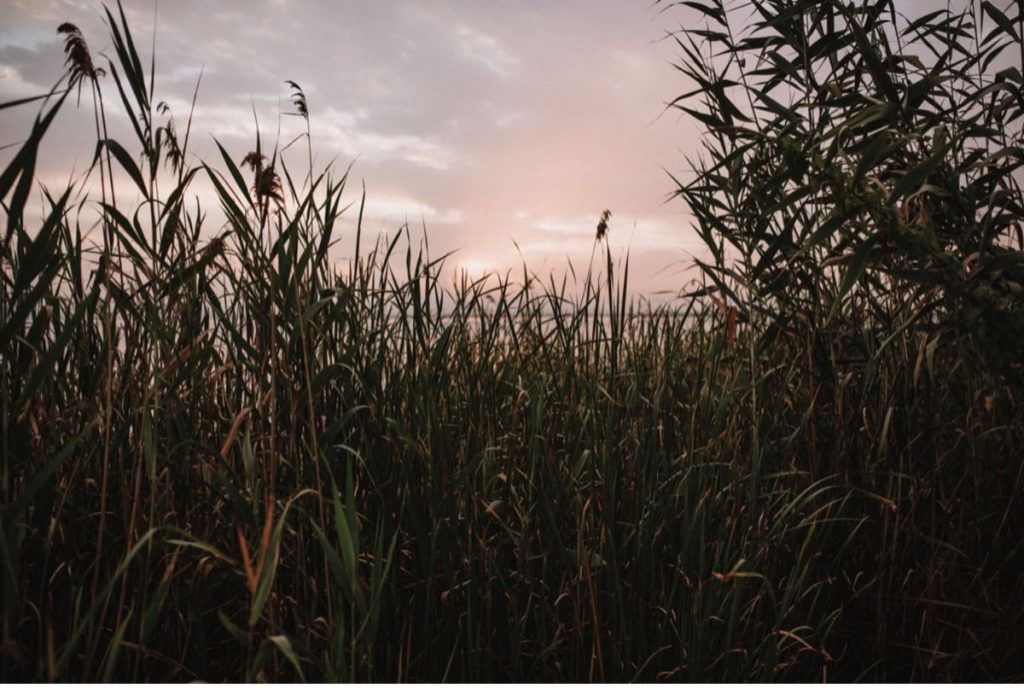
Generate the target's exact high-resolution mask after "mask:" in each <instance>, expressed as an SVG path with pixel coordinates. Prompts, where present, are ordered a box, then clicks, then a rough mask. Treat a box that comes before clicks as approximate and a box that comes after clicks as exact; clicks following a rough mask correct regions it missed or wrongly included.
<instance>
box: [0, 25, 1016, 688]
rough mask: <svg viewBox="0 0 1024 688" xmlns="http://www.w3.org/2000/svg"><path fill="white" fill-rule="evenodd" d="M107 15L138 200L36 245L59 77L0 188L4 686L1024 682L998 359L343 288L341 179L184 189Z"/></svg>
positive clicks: (374, 262)
mask: <svg viewBox="0 0 1024 688" xmlns="http://www.w3.org/2000/svg"><path fill="white" fill-rule="evenodd" d="M107 19H108V23H109V28H110V31H111V36H112V41H113V44H114V57H113V59H112V61H111V62H110V64H109V65H108V72H109V74H110V78H111V79H112V80H113V81H114V84H115V86H116V90H117V92H118V94H119V96H120V99H121V102H122V104H123V105H124V107H125V108H126V109H127V110H128V113H129V117H130V118H131V121H132V122H133V125H134V127H135V132H136V135H137V140H136V141H134V142H133V143H132V144H130V147H129V145H125V144H121V143H117V142H114V141H111V140H107V139H101V140H100V141H99V145H98V146H97V151H102V152H104V153H109V154H110V155H111V157H110V158H109V160H108V158H106V156H103V157H102V158H101V157H100V156H99V155H97V163H96V164H97V165H99V164H100V160H101V159H102V160H104V163H103V165H104V167H105V170H104V172H103V174H105V175H109V177H107V178H106V179H107V187H108V188H109V186H110V185H111V184H112V183H113V179H114V177H115V176H116V177H117V181H118V184H117V185H116V186H115V187H114V188H115V189H119V188H122V185H123V186H131V187H132V188H133V191H135V192H137V193H138V194H139V196H140V198H141V200H140V202H139V203H138V205H137V207H136V208H134V209H132V210H131V212H129V211H128V210H126V209H125V207H124V205H123V203H122V204H120V205H115V199H114V196H113V192H112V191H111V195H110V196H109V197H107V198H105V199H101V200H99V202H98V203H97V201H96V199H92V200H91V201H89V202H87V203H86V204H84V205H83V204H72V203H71V202H70V199H71V198H72V193H71V190H70V189H69V190H66V191H62V192H60V193H59V194H53V193H49V192H44V198H45V202H46V208H45V213H44V215H45V217H44V219H43V221H42V222H41V223H40V224H39V226H38V227H31V228H30V227H28V226H26V218H27V217H30V216H31V215H30V213H29V210H28V206H29V195H30V193H31V191H32V190H33V189H34V188H35V184H34V167H35V160H36V157H37V154H38V150H39V147H40V145H41V144H42V142H43V140H44V138H45V133H46V131H47V128H48V127H49V126H50V124H51V122H52V121H53V119H54V117H55V116H56V115H57V113H58V111H59V110H60V108H61V107H63V106H64V105H65V103H66V99H67V97H68V94H69V91H67V90H66V87H67V85H68V83H67V81H63V82H61V83H60V84H58V87H57V88H55V90H54V92H53V93H52V94H51V96H50V97H49V98H48V99H46V100H45V101H44V106H43V108H42V110H41V112H40V115H39V117H38V118H37V121H36V123H35V124H34V126H33V130H32V132H31V135H30V136H29V138H28V140H27V141H26V143H25V144H24V145H23V146H22V148H21V149H20V151H19V152H18V153H17V154H16V155H15V156H14V158H13V159H12V161H11V162H10V164H9V165H8V166H7V168H6V169H5V170H4V172H3V174H2V175H0V199H2V200H3V203H4V206H3V207H4V211H5V213H6V216H7V228H6V231H5V238H4V243H3V254H2V260H3V263H4V270H3V287H2V290H0V316H2V317H0V322H3V326H2V329H0V352H2V354H3V355H2V358H0V371H2V374H0V385H2V387H0V398H2V400H3V408H2V418H3V421H2V422H3V427H2V442H3V445H2V452H3V475H2V494H3V510H2V513H0V519H2V521H0V533H2V537H0V547H2V549H0V559H2V562H3V566H2V569H3V571H2V580H3V606H2V611H0V617H2V623H3V645H2V654H0V657H2V660H0V661H2V665H0V666H2V670H0V676H2V677H3V678H5V679H7V680H12V679H25V680H119V681H139V680H151V681H152V680H175V681H178V680H192V679H203V680H223V679H232V680H247V681H256V680H274V681H283V680H294V679H305V680H342V681H369V680H376V681H407V680H430V681H441V680H453V681H454V680H460V681H467V680H469V681H500V680H520V681H526V680H549V681H555V680H577V681H584V680H607V681H629V680H648V681H651V680H703V681H713V680H765V681H767V680H780V679H789V680H852V679H857V678H872V679H890V680H896V679H933V680H945V679H967V678H972V679H988V678H1001V679H1014V678H1016V679H1019V678H1020V677H1021V676H1022V675H1024V671H1022V666H1021V659H1020V656H1019V652H1018V651H1017V645H1016V639H1015V635H1014V633H1013V631H1014V630H1016V629H1020V628H1021V627H1022V612H1021V609H1020V605H1019V601H1020V599H1021V598H1022V597H1021V596H1022V592H1024V590H1022V589H1021V586H1022V585H1024V577H1022V576H1021V573H1022V571H1021V562H1022V559H1021V550H1020V547H1021V543H1022V542H1024V537H1022V535H1024V519H1022V511H1021V507H1020V505H1019V504H1018V499H1019V494H1020V488H1021V467H1022V463H1021V461H1020V447H1021V446H1024V445H1022V444H1021V440H1022V439H1024V438H1022V437H1021V435H1022V431H1024V426H1022V424H1021V421H1020V418H1019V414H1018V410H1019V408H1020V398H1019V397H1020V390H1019V387H1016V386H1014V385H1013V384H1012V383H1010V382H1005V381H1003V382H1000V381H996V382H992V381H991V377H986V376H985V372H984V371H987V368H985V367H984V366H985V364H984V362H983V361H979V360H976V359H975V358H972V357H970V356H966V355H959V354H957V353H956V352H954V351H950V350H947V349H945V348H936V347H932V348H931V349H929V350H927V355H926V357H925V359H924V362H923V363H922V365H923V366H925V368H926V372H925V373H917V372H916V371H915V362H916V351H917V345H916V340H915V339H914V337H915V336H916V335H915V334H914V333H912V332H911V331H909V330H903V331H901V332H899V333H898V334H897V335H895V337H891V338H890V339H883V335H882V334H880V333H879V332H878V331H876V330H875V329H873V328H870V327H865V328H863V330H862V331H860V332H856V333H854V335H852V336H851V337H850V338H848V339H842V340H839V339H837V338H835V337H833V336H832V334H830V332H829V331H828V330H823V329H816V328H814V327H813V326H812V324H811V323H808V324H807V326H806V327H803V328H794V329H790V330H786V331H785V333H784V334H783V335H780V336H778V337H775V338H773V339H768V338H765V337H763V336H761V335H762V333H763V332H764V331H765V329H766V328H767V327H769V326H770V325H771V324H772V322H773V321H772V319H771V318H770V317H768V316H767V315H765V314H761V313H759V312H758V311H756V310H750V311H749V312H747V313H744V314H743V317H738V312H737V310H736V307H735V305H733V304H730V303H729V302H727V301H725V300H723V299H721V298H720V297H719V296H716V295H711V296H705V297H695V298H693V299H691V300H689V301H685V302H683V305H682V307H678V308H676V307H670V306H662V307H658V308H653V307H647V306H640V305H638V303H637V302H635V301H634V300H632V299H631V298H630V296H629V289H628V286H629V285H628V262H626V263H624V264H622V265H621V266H620V267H616V263H615V260H614V259H613V256H612V255H611V253H610V252H609V250H608V248H607V244H606V243H597V244H596V246H595V248H596V249H597V251H598V252H599V255H600V256H601V258H602V260H600V261H599V262H600V263H602V264H601V265H600V266H599V267H597V269H596V270H595V271H594V272H592V273H589V274H588V277H587V279H586V281H585V283H584V285H583V288H582V290H578V289H574V288H572V286H571V285H569V284H567V283H565V282H561V283H556V282H554V281H553V280H550V279H548V280H546V281H545V280H542V279H539V278H537V277H536V276H534V275H531V274H529V273H528V272H527V271H526V270H525V269H524V275H523V278H522V279H521V280H513V279H511V278H510V277H505V278H497V277H495V278H491V279H488V280H480V281H470V280H466V279H463V280H461V281H457V282H456V283H454V284H451V285H447V284H445V283H443V282H442V280H441V266H442V261H443V259H435V258H431V257H430V255H429V253H428V252H427V251H426V249H425V248H421V247H416V246H412V245H410V243H409V240H408V238H407V237H408V235H407V234H405V235H403V233H402V232H398V233H396V234H395V235H394V236H393V237H391V238H389V239H387V240H383V241H379V242H377V243H375V244H373V245H372V246H371V247H370V248H369V249H368V250H366V251H361V252H360V254H359V255H357V256H355V257H354V259H353V260H352V261H351V262H350V263H349V266H348V267H347V268H345V269H339V268H337V267H335V265H334V264H333V263H332V260H331V258H330V248H331V246H332V242H333V241H334V240H335V235H336V232H337V228H338V227H339V224H340V220H341V218H342V217H343V215H344V214H345V213H351V214H353V215H356V216H357V217H361V207H362V205H361V202H359V201H358V200H357V201H356V204H355V205H348V204H347V200H346V199H347V198H348V196H349V194H348V192H347V181H348V177H347V175H346V174H342V175H340V176H339V175H336V174H334V173H332V171H331V170H326V171H322V172H317V171H315V170H313V169H312V164H310V170H309V172H308V183H307V184H305V185H302V184H299V185H296V184H294V183H293V177H292V175H291V173H290V172H289V171H288V169H287V168H286V167H285V166H284V165H283V163H282V159H281V157H280V155H279V152H278V151H270V152H269V154H268V153H267V152H265V151H264V150H263V149H262V146H261V145H260V143H259V137H258V133H257V145H256V146H255V150H254V151H253V152H252V153H250V154H249V155H247V156H245V160H246V161H247V163H248V164H249V167H250V169H246V167H245V166H243V165H242V164H241V163H240V162H237V160H238V159H239V158H240V157H241V156H240V155H237V156H232V155H230V154H229V153H228V151H226V150H225V149H224V148H220V152H221V154H222V155H221V159H220V160H219V161H217V163H213V162H209V163H205V164H200V165H198V166H192V167H189V166H188V165H187V163H186V164H185V165H181V161H187V160H188V159H189V158H188V156H187V155H186V153H187V138H188V137H187V135H186V137H185V139H183V140H182V142H181V146H178V145H177V144H176V145H174V146H168V145H167V144H166V143H165V142H166V141H168V140H169V135H168V134H167V131H168V129H167V127H168V126H169V125H164V126H160V125H159V124H158V123H157V122H156V120H155V118H154V116H153V112H154V109H153V108H154V106H153V103H154V97H153V83H152V68H151V70H150V73H149V74H148V75H147V74H146V71H145V70H144V69H143V68H142V64H143V62H142V60H141V58H140V56H139V54H138V52H137V49H136V47H135V45H134V43H133V40H132V35H131V32H130V31H129V27H128V25H127V23H126V21H125V18H124V15H123V13H120V12H118V13H117V14H115V13H108V14H107ZM83 40H84V39H83ZM151 64H152V63H151ZM109 90H110V89H108V91H109ZM296 90H298V89H297V87H296ZM99 97H100V95H99V93H98V91H97V98H99ZM302 102H303V110H305V100H304V98H303V101H302ZM97 106H99V102H98V103H97ZM157 114H161V113H160V110H159V109H158V110H157ZM307 114H308V112H307ZM307 121H308V120H307ZM190 125H191V121H190ZM173 138H174V140H175V141H177V137H176V136H175V137H173ZM162 142H163V143H162ZM182 146H183V147H184V148H182ZM172 152H173V154H172ZM170 159H173V160H176V161H179V162H178V163H175V164H176V165H179V166H178V167H176V168H175V170H174V171H175V175H174V180H175V181H174V183H173V184H166V183H164V184H158V183H157V182H158V179H159V178H160V171H161V170H162V169H164V166H165V164H166V163H167V161H168V160H170ZM108 161H112V162H113V164H111V165H109V166H108V164H107V163H108ZM115 165H116V168H115ZM203 177H205V178H207V179H209V181H210V183H212V184H213V186H214V187H215V189H216V192H217V197H218V199H219V202H220V206H221V208H220V210H221V211H222V212H223V216H224V217H225V218H226V219H225V221H224V223H223V225H219V226H209V225H208V224H207V222H208V221H207V220H206V219H205V218H206V217H207V215H205V214H203V213H201V212H199V211H196V210H194V207H195V206H194V203H193V202H192V201H190V200H189V199H190V198H192V196H191V192H190V187H191V185H192V184H193V183H194V181H195V180H196V179H197V178H203ZM190 209H191V210H190ZM93 212H98V213H99V214H100V219H99V221H98V227H99V228H100V230H101V231H100V232H98V233H96V236H97V237H98V242H96V243H95V244H90V242H89V241H88V240H87V239H83V231H82V228H81V223H82V222H83V221H86V220H87V219H88V218H89V217H91V213H93ZM599 224H600V225H601V226H602V227H601V228H600V229H599V233H600V234H603V233H604V232H607V231H615V230H614V226H613V223H611V222H610V217H609V216H607V215H602V216H600V219H599ZM359 226H360V223H359V222H358V221H357V230H356V231H357V232H361V230H360V229H359ZM360 243H361V242H359V241H357V245H359V244H360ZM854 359H855V360H857V361H860V363H858V364H857V365H854V364H853V362H852V361H853V360H854Z"/></svg>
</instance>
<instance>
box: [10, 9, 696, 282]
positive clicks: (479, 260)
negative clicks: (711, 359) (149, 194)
mask: <svg viewBox="0 0 1024 688" xmlns="http://www.w3.org/2000/svg"><path fill="white" fill-rule="evenodd" d="M2 2H3V9H2V13H3V21H2V22H0V102H3V101H7V100H10V99H12V98H15V97H19V96H28V95H35V94H38V93H41V92H45V91H46V90H47V89H49V88H50V87H51V86H52V85H53V83H54V82H55V81H56V80H57V78H58V77H59V76H60V74H61V73H62V69H63V68H62V63H63V53H62V43H61V40H60V39H61V37H60V36H58V35H57V33H56V28H57V26H58V25H59V24H60V23H61V22H63V21H70V22H73V23H74V24H76V25H78V26H79V28H80V29H81V30H82V32H83V33H84V35H85V38H86V40H87V41H88V43H89V45H90V47H91V49H92V51H93V53H94V54H96V53H112V48H111V44H110V40H109V38H108V37H107V32H106V29H105V28H104V24H103V21H102V17H101V5H100V3H98V2H93V1H91V0H2ZM125 7H126V11H127V14H128V18H129V21H130V23H131V26H132V28H133V32H134V35H135V39H136V42H137V44H138V45H139V49H140V51H141V52H142V53H143V60H144V61H146V60H148V56H149V53H150V52H151V50H150V46H151V45H152V41H153V27H154V18H155V25H156V60H157V61H156V72H157V78H156V98H155V100H156V101H160V100H164V101H167V102H168V104H169V105H170V106H171V108H172V111H173V113H174V115H175V116H176V119H177V120H178V122H179V123H181V122H183V121H184V120H185V119H186V117H187V114H188V108H189V103H190V101H191V97H192V92H193V89H194V88H195V85H196V80H197V78H198V76H199V74H200V70H203V78H202V84H201V87H200V91H199V98H198V106H197V108H196V113H195V120H194V122H195V123H194V125H193V130H194V132H195V133H194V134H193V141H195V142H196V143H197V145H196V146H195V148H194V152H195V153H196V154H197V155H198V156H200V157H203V158H206V159H208V160H214V159H215V158H214V157H213V156H212V155H211V154H212V152H213V151H211V148H212V146H213V144H212V139H213V137H216V138H217V140H219V141H221V142H222V143H223V144H224V145H225V147H226V148H227V149H228V150H229V151H231V153H232V154H233V155H234V156H235V157H236V161H237V160H240V159H241V157H242V156H243V155H244V154H245V153H246V152H247V151H249V150H251V149H252V148H253V147H254V146H253V142H254V140H255V124H254V121H253V109H254V108H255V111H256V113H257V115H258V117H259V120H260V127H261V129H262V131H263V135H264V146H272V145H273V143H274V139H275V138H276V136H277V128H278V125H279V122H280V126H281V127H282V133H281V135H280V139H281V142H282V144H283V143H286V142H287V141H289V140H291V138H292V137H293V136H294V135H295V134H297V133H299V132H300V131H301V130H302V128H303V122H302V121H301V120H300V119H299V118H295V117H282V116H281V115H282V113H285V112H289V111H292V106H291V103H290V102H289V95H290V93H289V89H288V87H287V86H286V85H284V84H283V83H282V82H283V81H284V80H285V79H291V80H294V81H296V82H298V83H299V84H300V85H301V86H302V88H303V89H304V90H305V92H306V95H307V98H308V102H309V110H310V123H311V126H312V131H313V137H312V140H313V147H314V156H315V158H316V161H317V164H318V166H319V165H322V164H326V163H327V162H329V161H331V160H336V162H335V164H336V165H338V166H341V167H344V166H347V165H348V164H349V163H350V162H351V161H352V160H354V159H356V158H358V159H357V161H356V164H355V167H354V171H353V175H354V177H355V180H356V181H357V182H359V181H365V183H366V188H367V210H366V215H367V218H368V222H367V223H366V226H367V228H368V229H369V230H371V231H372V232H374V233H376V232H380V231H384V232H393V231H394V230H396V229H397V228H398V227H400V226H401V225H402V224H403V223H404V222H405V221H406V220H408V221H409V223H410V224H411V225H413V226H414V227H419V226H421V225H422V224H423V223H425V225H426V227H427V231H428V235H429V238H430V246H431V250H432V252H433V253H435V254H436V253H439V252H441V251H448V250H453V249H458V252H457V253H456V255H455V257H454V259H453V260H454V263H456V264H458V265H459V266H462V267H465V268H467V269H469V270H470V271H480V270H482V269H496V270H504V269H506V268H508V267H511V266H519V265H520V264H521V261H522V258H521V255H522V256H523V257H525V258H526V260H527V262H528V265H529V266H530V268H531V269H533V270H534V271H536V272H538V273H545V272H547V270H549V269H550V268H552V267H562V266H564V265H565V262H566V257H567V256H568V257H571V258H573V259H574V260H575V261H576V262H577V265H579V264H580V263H581V262H582V263H584V264H585V262H586V260H587V259H588V258H589V256H590V252H591V249H592V246H593V236H594V229H595V226H596V223H597V220H598V217H599V215H600V213H601V211H602V210H604V209H605V208H608V209H610V210H611V211H612V213H613V217H612V222H611V243H612V247H613V249H614V250H615V251H616V252H617V255H620V256H621V255H623V254H624V252H625V249H626V248H627V247H629V248H630V249H631V251H632V259H631V260H632V266H633V267H632V273H633V275H634V276H635V281H634V285H635V286H636V287H637V289H638V290H641V291H650V290H654V289H678V288H679V287H681V286H683V285H682V276H683V274H684V269H685V266H686V265H687V263H688V261H689V253H688V251H689V250H695V249H696V243H695V241H694V238H693V235H692V234H691V233H690V231H689V229H688V225H689V220H688V219H687V216H686V213H685V207H684V205H683V204H682V203H681V202H680V201H671V202H669V203H667V204H666V203H665V201H666V198H667V197H668V196H669V194H670V193H671V192H672V190H673V185H672V182H671V180H670V179H669V177H668V175H667V173H666V171H665V170H670V171H676V170H679V169H680V168H682V166H683V155H684V153H685V152H687V151H688V150H690V151H692V150H693V148H694V143H693V135H694V132H693V126H692V124H689V123H686V122H685V121H682V120H681V119H680V118H679V117H678V115H677V114H676V113H675V112H665V111H664V103H665V102H667V101H669V100H671V99H672V98H674V97H675V96H676V95H678V93H680V92H681V91H682V90H683V87H684V85H683V84H682V83H681V82H680V78H679V76H678V72H676V71H675V70H674V69H673V68H672V62H673V61H674V60H675V59H676V53H675V51H674V50H673V48H672V45H671V43H670V42H669V41H665V40H662V39H663V38H664V37H665V35H666V32H667V31H669V30H673V29H677V28H678V27H679V21H680V13H679V12H678V11H674V12H663V11H662V8H663V6H662V5H653V4H651V3H650V0H557V1H553V0H431V1H430V2H414V1H411V0H379V1H374V2H369V1H367V0H361V1H359V2H356V1H353V0H342V1H335V2H328V1H327V0H317V1H308V0H304V1H302V2H298V1H289V0H245V1H233V2H199V1H195V0H175V1H173V2H171V1H166V0H165V1H164V2H161V3H159V5H156V4H155V3H154V2H153V1H152V0H126V2H125ZM99 63H100V64H104V63H105V60H102V59H100V60H99ZM105 84H106V85H105V89H106V93H107V95H108V98H107V101H108V108H111V109H114V110H116V103H114V102H113V101H116V100H117V99H116V95H115V89H114V86H113V83H112V81H111V80H110V79H109V77H108V78H107V79H106V80H105ZM33 115H34V110H33V108H32V107H29V108H20V109H18V110H11V109H8V110H4V111H2V112H0V145H7V144H10V143H14V142H16V141H20V140H21V139H23V138H24V136H25V133H26V131H27V126H28V121H29V118H30V117H31V116H33ZM91 116H92V115H91V106H87V104H86V103H85V102H83V104H82V106H81V108H80V110H78V111H77V112H76V111H75V110H74V109H73V108H68V109H67V110H66V111H65V112H63V113H62V114H61V120H60V122H59V128H58V130H57V131H55V132H54V134H53V135H52V136H51V137H50V138H49V139H48V140H47V142H46V146H47V148H46V151H45V158H44V162H43V165H42V170H41V176H42V178H43V179H48V180H50V181H51V182H53V183H56V182H59V181H60V180H61V179H64V180H66V178H67V177H68V176H69V174H70V172H71V170H72V169H77V170H79V171H80V170H81V169H82V168H83V167H84V166H85V165H86V164H87V162H88V160H89V157H90V155H91V154H92V151H93V147H94V146H95V137H94V135H93V133H92V124H91ZM111 119H112V125H111V126H112V129H113V131H112V134H113V135H115V137H116V138H120V140H122V141H128V140H130V138H131V137H130V134H129V133H128V130H127V128H126V127H127V123H126V122H124V121H123V120H124V117H123V116H120V117H118V116H117V115H114V116H112V118H111ZM116 121H120V123H119V124H115V122H116ZM118 127H120V129H119V128H118ZM118 132H123V136H118V135H117V134H118ZM11 152H12V151H11V149H8V150H6V151H3V152H2V153H0V155H2V156H4V159H7V158H8V157H9V155H10V153H11ZM304 157H305V150H304V148H302V149H300V147H298V146H296V147H293V148H292V149H291V150H290V151H289V157H288V160H289V163H290V165H292V169H301V168H300V165H301V164H302V162H303V160H304ZM358 186H359V185H358V184H355V185H353V186H352V187H351V189H352V198H353V199H355V198H356V197H357V193H358V191H359V188H358ZM514 242H515V243H514ZM516 244H518V249H517V248H516ZM520 251H521V255H520Z"/></svg>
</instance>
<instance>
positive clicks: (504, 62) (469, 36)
mask: <svg viewBox="0 0 1024 688" xmlns="http://www.w3.org/2000/svg"><path fill="white" fill-rule="evenodd" d="M454 33H455V38H456V41H457V42H458V45H459V47H460V49H459V53H460V54H461V55H462V56H463V57H465V58H466V59H468V60H471V61H473V62H476V63H478V64H481V65H483V66H484V67H486V68H487V69H488V70H490V71H491V72H493V73H494V74H496V75H497V76H500V77H502V78H504V77H508V76H510V75H511V74H512V73H513V72H514V71H515V68H516V67H517V66H518V65H519V60H518V59H517V58H516V57H515V56H513V55H512V54H510V53H509V52H508V51H507V50H505V49H504V48H503V47H502V45H501V43H500V41H498V39H497V38H495V37H494V36H491V35H489V34H486V33H483V32H481V31H477V30H476V29H473V28H471V27H469V26H466V25H465V24H457V25H456V26H455V27H454Z"/></svg>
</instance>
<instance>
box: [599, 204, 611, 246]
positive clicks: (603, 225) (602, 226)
mask: <svg viewBox="0 0 1024 688" xmlns="http://www.w3.org/2000/svg"><path fill="white" fill-rule="evenodd" d="M611 217H612V211H610V210H605V211H604V212H602V213H601V219H600V220H598V222H597V240H598V241H600V240H601V239H604V238H605V236H607V235H608V220H610V219H611Z"/></svg>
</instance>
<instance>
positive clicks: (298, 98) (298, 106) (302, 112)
mask: <svg viewBox="0 0 1024 688" xmlns="http://www.w3.org/2000/svg"><path fill="white" fill-rule="evenodd" d="M285 83H286V84H288V85H289V86H291V88H292V105H294V106H295V113H293V114H297V115H298V116H299V117H301V118H302V119H304V120H306V121H307V122H308V121H309V107H308V106H307V104H306V94H305V93H303V91H302V88H301V87H300V86H299V85H298V84H297V83H295V82H294V81H291V80H288V81H285Z"/></svg>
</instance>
